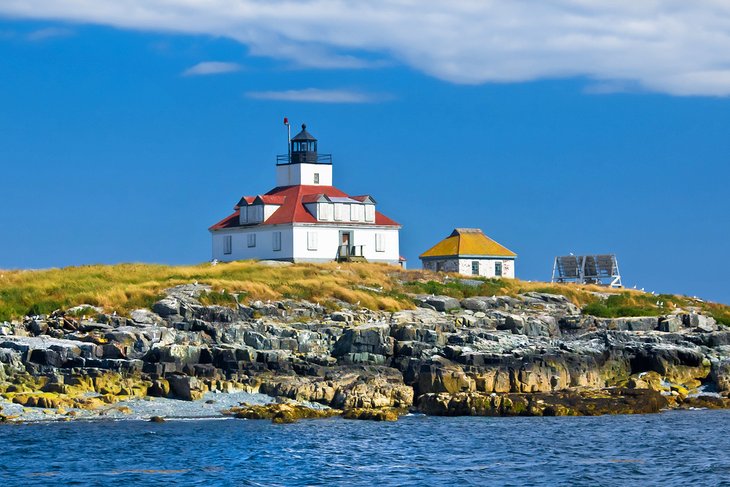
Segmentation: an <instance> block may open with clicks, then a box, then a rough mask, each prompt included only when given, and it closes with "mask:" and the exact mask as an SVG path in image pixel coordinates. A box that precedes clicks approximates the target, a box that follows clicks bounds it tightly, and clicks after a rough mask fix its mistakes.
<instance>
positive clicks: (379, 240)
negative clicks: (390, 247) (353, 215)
mask: <svg viewBox="0 0 730 487" xmlns="http://www.w3.org/2000/svg"><path fill="white" fill-rule="evenodd" d="M375 251H376V252H385V235H383V234H382V233H376V234H375Z"/></svg>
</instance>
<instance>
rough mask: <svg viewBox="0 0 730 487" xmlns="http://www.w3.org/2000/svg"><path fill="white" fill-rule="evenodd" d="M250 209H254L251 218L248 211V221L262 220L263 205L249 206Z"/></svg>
mask: <svg viewBox="0 0 730 487" xmlns="http://www.w3.org/2000/svg"><path fill="white" fill-rule="evenodd" d="M250 209H252V210H254V217H253V218H251V214H250V213H249V221H250V222H251V223H254V222H262V221H264V205H255V206H251V207H250Z"/></svg>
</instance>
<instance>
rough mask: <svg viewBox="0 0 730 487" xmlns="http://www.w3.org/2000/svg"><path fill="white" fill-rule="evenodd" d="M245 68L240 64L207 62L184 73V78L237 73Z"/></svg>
mask: <svg viewBox="0 0 730 487" xmlns="http://www.w3.org/2000/svg"><path fill="white" fill-rule="evenodd" d="M241 69H243V67H242V66H241V65H240V64H238V63H224V62H220V61H205V62H202V63H198V64H196V65H195V66H192V67H190V68H188V69H186V70H185V71H183V73H182V75H183V76H206V75H210V74H225V73H235V72H236V71H240V70H241Z"/></svg>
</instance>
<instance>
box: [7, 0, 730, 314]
mask: <svg viewBox="0 0 730 487" xmlns="http://www.w3.org/2000/svg"><path fill="white" fill-rule="evenodd" d="M40 3H43V2H40ZM46 3H48V4H49V5H50V4H53V3H54V2H46ZM55 3H57V4H58V3H60V4H62V3H64V2H55ZM68 3H71V4H79V5H81V4H83V2H68ZM102 3H103V2H102ZM122 3H124V2H122ZM126 3H133V0H127V1H126ZM173 3H174V2H173ZM243 3H245V2H243ZM619 3H621V2H619ZM9 5H11V9H12V8H13V7H17V8H18V9H21V8H22V2H17V3H14V2H12V1H11V2H10V3H9ZM3 8H5V7H0V107H2V108H1V109H0V168H1V169H0V171H1V172H0V175H1V181H2V185H1V186H0V187H1V188H2V205H0V229H2V230H0V237H1V238H0V268H41V267H49V266H67V265H77V264H85V263H115V262H128V261H142V262H163V263H192V262H200V261H204V260H207V259H209V258H210V236H209V234H208V232H207V227H208V226H209V225H211V224H212V223H214V222H216V221H217V220H219V219H221V218H222V217H224V216H226V215H227V214H229V212H230V210H231V208H232V206H233V205H234V204H235V203H236V202H237V201H238V199H239V198H240V196H242V195H243V194H256V193H263V192H265V191H267V190H269V189H271V187H273V186H274V165H275V156H276V154H278V153H285V152H286V132H285V130H284V127H283V126H282V123H281V120H282V118H283V117H284V116H288V117H289V118H290V119H291V120H292V123H293V124H296V125H295V126H297V125H298V124H300V123H302V122H306V123H307V125H308V128H309V130H310V131H311V132H312V133H313V134H314V135H315V136H316V137H318V138H319V140H320V150H321V151H322V152H331V153H333V156H334V177H335V184H336V186H338V187H340V188H341V189H343V190H344V191H346V192H349V193H351V194H363V193H368V194H372V195H373V196H374V197H375V198H376V199H377V201H378V203H379V209H380V211H382V212H384V213H385V214H387V215H388V216H391V217H392V218H394V219H396V220H397V221H399V222H401V223H403V225H404V227H403V230H402V234H401V235H402V236H401V251H402V253H403V254H404V255H405V256H406V257H407V258H408V260H409V265H410V267H412V268H416V267H420V264H419V262H418V259H417V256H418V254H419V253H421V252H422V251H424V250H426V249H427V248H428V247H430V246H431V245H433V244H434V243H435V242H437V241H438V240H439V239H441V238H443V237H444V236H446V235H447V234H448V233H449V232H450V231H451V230H452V229H453V228H454V227H462V226H465V227H480V228H482V229H483V230H484V231H485V232H486V233H487V234H488V235H490V236H492V237H493V238H494V239H496V240H497V241H499V242H500V243H502V244H504V245H506V246H507V247H509V248H510V249H512V250H514V251H515V252H517V253H518V254H519V258H518V262H517V274H518V277H521V278H523V279H532V280H546V279H549V277H550V272H551V268H552V259H553V257H554V256H555V255H558V254H567V253H568V252H574V253H602V252H615V253H617V254H618V257H619V263H620V265H621V268H622V273H623V275H624V283H625V284H627V285H628V286H629V287H631V286H633V285H637V286H638V287H644V288H646V289H647V290H648V291H656V292H678V293H685V294H689V295H699V296H703V297H706V298H709V299H713V300H719V301H724V302H730V286H728V285H727V283H726V277H725V276H727V275H730V260H729V259H728V258H727V247H728V243H727V242H728V241H730V223H729V218H728V217H729V215H730V203H729V199H728V193H727V189H726V188H727V185H728V180H729V177H730V169H728V154H730V134H729V131H730V129H729V127H730V99H728V98H727V97H726V95H727V94H728V93H726V91H730V87H728V86H726V84H728V83H725V82H724V81H723V80H724V79H725V78H723V73H722V72H721V71H722V69H724V68H722V66H723V63H724V62H725V61H722V60H714V59H709V60H706V62H707V63H708V65H707V66H699V67H697V66H694V65H692V66H689V67H687V71H686V72H679V71H678V72H677V73H667V71H666V69H665V68H664V67H663V66H661V65H659V66H654V67H652V66H649V65H650V64H652V59H654V58H660V57H661V56H650V54H651V53H649V52H644V53H643V54H642V55H645V56H647V57H645V58H644V59H646V63H645V64H646V65H647V66H646V67H645V68H643V67H642V68H641V69H644V71H642V72H633V71H631V69H629V68H626V66H618V67H615V66H613V64H612V63H606V64H607V65H609V66H608V67H605V66H603V67H601V66H597V63H587V64H586V63H585V62H584V61H580V62H579V61H575V64H574V66H572V67H571V66H569V64H570V63H569V62H568V61H571V60H573V61H574V60H576V59H578V60H581V59H590V56H591V53H590V52H588V53H585V52H579V53H573V52H572V51H570V50H569V51H568V52H557V53H551V54H550V55H549V56H548V55H544V56H541V55H540V53H539V52H538V53H534V52H532V51H530V53H531V55H530V56H527V55H526V54H524V53H523V54H521V55H520V56H521V58H522V64H521V65H520V66H518V67H517V68H515V69H514V71H510V69H511V67H514V66H516V65H517V64H519V63H510V62H509V59H506V58H504V57H500V56H497V55H494V57H493V58H489V59H481V58H480V57H479V56H480V55H477V54H474V55H473V56H472V57H469V56H470V53H471V52H472V51H470V50H469V49H465V50H464V52H463V53H457V54H454V56H455V57H454V59H453V62H450V61H449V58H448V56H449V55H450V54H449V53H453V52H455V51H454V49H453V48H452V49H445V50H444V52H442V53H435V54H434V53H429V54H428V55H429V56H433V59H432V61H433V62H432V63H425V62H423V60H422V59H420V58H419V53H421V51H418V50H417V49H415V48H413V49H411V48H409V47H407V46H409V45H410V44H408V43H407V42H405V45H406V47H404V46H403V45H401V44H398V43H397V42H396V41H387V42H392V43H393V44H392V45H391V46H388V45H387V42H386V41H383V44H384V45H374V46H373V48H372V49H369V48H367V46H363V45H355V46H354V47H352V46H349V45H347V43H345V42H344V41H341V40H338V38H337V37H336V36H335V35H334V34H331V35H328V37H327V38H323V39H319V40H316V39H315V40H312V39H309V40H307V41H306V42H305V41H301V43H302V45H300V46H299V47H301V48H298V49H292V48H291V46H292V45H296V43H295V42H293V41H291V39H289V40H288V42H281V43H280V45H278V46H277V45H275V44H276V43H277V42H278V41H276V40H272V39H273V37H272V34H270V33H269V36H268V37H267V36H263V35H259V36H253V34H252V39H254V40H251V39H248V38H244V39H242V38H239V37H237V36H235V35H230V34H229V33H227V32H217V31H216V29H217V28H218V27H216V26H214V27H209V25H208V24H211V25H212V23H211V22H208V23H207V24H206V25H205V26H204V27H200V28H195V29H192V28H190V27H189V26H188V23H181V25H182V27H180V28H179V29H174V28H172V27H170V26H169V25H160V26H157V25H154V22H152V21H149V22H148V21H144V22H143V21H140V25H126V24H123V23H122V24H123V25H120V23H119V22H115V21H112V20H113V19H112V20H109V19H105V18H103V16H101V14H99V16H97V17H94V18H93V19H91V20H90V19H89V18H87V17H84V16H83V15H81V14H78V15H77V16H76V17H74V16H73V15H70V14H69V15H70V16H69V17H68V18H67V17H64V16H61V15H60V14H58V13H54V12H53V11H51V10H52V9H51V7H48V8H49V9H50V10H49V13H48V15H47V17H48V18H44V15H43V9H40V11H41V13H33V14H32V15H31V14H27V13H24V12H21V11H19V10H18V11H10V12H3ZM78 8H79V9H80V10H79V11H80V12H81V13H84V15H86V14H85V12H83V11H82V10H83V8H82V7H78ZM3 14H4V15H5V16H3ZM507 14H509V15H513V13H507ZM507 14H505V15H507ZM95 15H96V14H95ZM110 15H112V14H110ZM203 23H205V22H203ZM150 25H151V26H150ZM191 25H192V24H191ZM216 25H217V24H216ZM315 25H316V24H315ZM234 27H235V26H233V27H230V29H233V28H234ZM226 28H229V27H226ZM384 28H385V27H384ZM432 28H433V29H435V30H434V32H435V33H438V26H436V27H432ZM404 30H406V29H405V28H404ZM366 31H367V29H365V28H363V32H366ZM247 32H248V31H247ZM546 35H547V34H546ZM363 36H365V34H364V33H363V34H357V33H354V34H353V37H354V38H358V39H359V38H361V37H362V40H361V41H359V42H363V43H364V42H366V41H368V39H370V38H368V37H363ZM330 37H332V38H330ZM383 37H386V38H388V37H389V36H387V35H384V36H383ZM390 37H394V38H396V37H398V36H390ZM434 38H435V39H439V37H438V36H436V34H434ZM295 40H296V39H295ZM315 41H316V42H315ZM373 42H374V43H375V41H373ZM447 42H452V41H451V40H449V39H447V40H445V41H444V43H447ZM456 45H457V46H458V44H456ZM695 45H697V46H700V47H702V46H703V44H702V43H701V39H700V40H698V41H697V42H696V43H694V40H693V39H689V40H688V41H687V42H686V43H684V44H682V46H680V47H686V50H682V49H678V51H677V52H673V53H672V56H674V57H675V58H676V59H683V58H682V56H684V55H685V54H684V53H685V51H686V53H689V54H691V53H692V52H693V49H694V47H693V46H695ZM411 47H412V46H411ZM706 47H707V49H704V51H707V50H712V49H715V48H718V46H714V45H707V46H706ZM409 49H411V50H409ZM526 49H527V50H528V51H529V47H528V48H526ZM639 50H640V49H639ZM700 50H701V51H702V49H700ZM619 51H620V49H619ZM704 51H703V52H704ZM480 52H481V51H480ZM626 52H627V53H628V51H626ZM689 54H686V55H689ZM705 54H706V53H705ZM592 55H594V56H595V55H596V54H595V53H593V54H592ZM518 57H519V56H518ZM544 57H547V58H548V60H547V61H550V62H547V61H546V60H544V59H543V58H544ZM627 57H630V55H629V54H627ZM705 57H708V56H706V55H705ZM566 59H567V60H568V61H566ZM616 59H621V57H620V56H617V57H616ZM637 59H639V60H641V56H639V58H637ZM465 60H466V61H465ZM490 60H491V61H494V63H495V64H496V65H499V66H502V67H503V68H504V70H503V71H500V73H502V74H498V75H497V74H495V72H494V71H490V70H489V69H486V68H485V69H482V68H479V69H471V66H472V64H474V63H480V62H488V61H490ZM467 61H469V62H467ZM531 61H532V63H533V64H534V65H538V67H539V69H537V68H536V69H535V70H525V68H524V66H532V65H533V64H531V63H530V62H531ZM720 61H722V62H720ZM626 62H627V63H629V64H630V65H631V66H634V67H636V66H640V65H641V64H642V63H641V62H636V63H635V62H631V60H627V61H626ZM692 62H694V61H692ZM703 62H704V61H703ZM201 63H202V64H201ZM713 63H716V64H717V65H713ZM614 64H615V63H614ZM675 64H676V65H677V66H678V68H677V69H680V68H681V67H682V63H675ZM690 64H691V63H690ZM553 65H557V66H560V67H561V69H560V70H557V71H556V72H552V71H551V66H553ZM588 65H590V66H588ZM724 65H727V64H724ZM459 66H461V68H462V69H461V71H462V73H460V74H455V73H456V72H457V71H458V70H459ZM586 66H588V67H586ZM718 66H719V67H718ZM581 67H583V68H582V69H581ZM612 69H613V70H615V74H616V75H615V77H612V76H611V70H612ZM636 69H639V68H636ZM693 70H694V71H693ZM533 71H534V72H533ZM639 71H641V70H640V69H639ZM680 71H681V69H680ZM627 72H628V73H630V74H629V75H626V73H627ZM698 72H701V73H705V74H704V75H703V76H699V75H696V74H693V73H698ZM561 73H562V74H561ZM657 73H659V74H657ZM708 73H710V74H708ZM712 73H715V75H714V77H713V75H712ZM507 74H509V76H508V75H507ZM502 78H503V79H502ZM728 79H730V78H728ZM667 80H670V81H667ZM677 80H682V82H681V83H680V82H678V81H677ZM688 80H689V81H688Z"/></svg>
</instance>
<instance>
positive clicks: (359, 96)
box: [246, 88, 392, 103]
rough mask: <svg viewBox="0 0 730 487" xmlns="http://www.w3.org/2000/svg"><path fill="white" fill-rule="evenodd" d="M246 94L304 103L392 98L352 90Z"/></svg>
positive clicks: (250, 96) (265, 98) (260, 97)
mask: <svg viewBox="0 0 730 487" xmlns="http://www.w3.org/2000/svg"><path fill="white" fill-rule="evenodd" d="M246 96H247V97H249V98H253V99H255V100H276V101H295V102H305V103H376V102H380V101H386V100H388V99H390V98H392V97H391V96H390V95H383V94H375V93H364V92H359V91H352V90H323V89H319V88H305V89H303V90H284V91H250V92H248V93H246Z"/></svg>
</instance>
